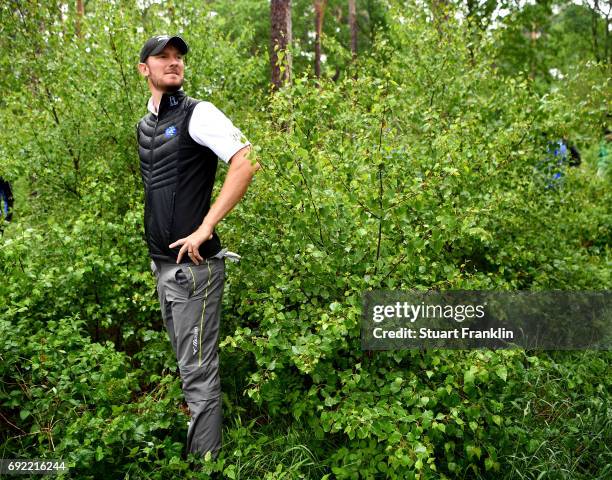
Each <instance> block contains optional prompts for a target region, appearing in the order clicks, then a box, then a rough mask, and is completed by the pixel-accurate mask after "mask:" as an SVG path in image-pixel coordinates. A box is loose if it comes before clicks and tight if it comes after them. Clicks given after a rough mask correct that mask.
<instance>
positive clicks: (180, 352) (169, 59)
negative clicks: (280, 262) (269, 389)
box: [137, 35, 260, 458]
mask: <svg viewBox="0 0 612 480" xmlns="http://www.w3.org/2000/svg"><path fill="white" fill-rule="evenodd" d="M188 51H189V47H188V46H187V43H185V41H184V40H183V39H182V38H181V37H177V36H169V35H157V36H154V37H152V38H150V39H149V40H147V41H146V42H145V44H144V46H143V47H142V50H141V52H140V63H139V64H138V70H139V72H140V73H141V74H142V75H143V76H144V77H145V78H146V79H147V83H148V86H149V90H150V91H151V98H150V99H149V102H148V106H147V108H148V113H147V114H146V115H145V116H144V117H143V118H142V119H141V120H140V121H139V123H138V125H137V138H138V154H139V156H140V171H141V174H142V181H143V184H144V193H145V208H144V228H145V236H146V240H147V244H148V248H149V255H150V256H151V259H152V261H151V269H152V270H153V272H154V274H155V276H156V279H157V293H158V295H159V303H160V307H161V313H162V318H163V321H164V325H165V327H166V330H167V331H168V335H169V337H170V342H171V344H172V348H173V350H174V353H175V354H176V359H177V362H178V366H179V370H180V375H181V380H182V388H183V394H184V395H185V400H186V401H187V405H188V406H189V411H190V415H191V420H190V422H189V428H188V431H187V444H186V451H187V452H188V453H199V454H202V455H204V454H205V453H206V452H209V451H210V452H211V454H212V456H213V458H216V457H217V455H218V452H219V449H220V448H221V425H222V411H221V384H220V380H219V357H218V353H217V345H218V336H219V322H220V316H221V299H222V295H223V284H224V280H225V257H228V256H230V257H231V256H236V255H235V254H231V252H227V249H222V248H221V242H220V240H219V237H218V236H217V234H216V232H215V226H216V225H217V224H218V223H219V222H220V221H221V220H222V219H223V218H224V217H225V216H226V215H227V214H228V213H229V212H230V210H232V208H233V207H234V206H235V205H236V204H237V203H238V201H239V200H240V199H241V198H242V197H243V195H244V194H245V192H246V190H247V188H248V186H249V183H250V182H251V179H252V178H253V175H254V173H255V172H256V171H257V170H258V169H259V168H260V166H259V164H258V163H256V162H253V163H252V162H251V161H250V160H249V159H248V158H247V154H248V152H249V149H250V143H249V142H248V141H246V140H245V139H244V137H243V136H242V134H241V132H240V130H238V129H237V128H236V127H234V125H233V124H232V122H231V121H230V120H229V119H228V118H227V117H226V116H225V115H224V114H223V113H222V112H221V111H220V110H219V109H217V108H216V107H215V106H214V105H213V104H212V103H210V102H206V101H199V100H195V99H193V98H190V97H188V96H187V95H186V94H185V92H184V91H183V90H182V88H181V87H182V85H183V75H184V70H185V65H184V63H183V59H184V57H185V55H186V54H187V52H188ZM218 158H220V159H221V160H222V161H223V162H226V163H228V164H229V168H228V171H227V175H226V179H225V182H224V183H223V186H222V188H221V191H220V192H219V195H218V197H217V199H216V200H215V202H214V203H213V204H212V206H211V195H212V190H213V184H214V181H215V173H216V171H217V161H218ZM236 257H237V256H236ZM238 258H239V257H238Z"/></svg>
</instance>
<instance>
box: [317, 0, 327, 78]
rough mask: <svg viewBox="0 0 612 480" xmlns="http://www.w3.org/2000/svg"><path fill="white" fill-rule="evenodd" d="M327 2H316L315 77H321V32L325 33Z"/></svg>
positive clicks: (323, 0) (318, 0)
mask: <svg viewBox="0 0 612 480" xmlns="http://www.w3.org/2000/svg"><path fill="white" fill-rule="evenodd" d="M326 6H327V0H314V9H315V59H314V70H315V76H316V77H317V78H319V77H320V76H321V32H322V31H323V16H324V15H325V7H326Z"/></svg>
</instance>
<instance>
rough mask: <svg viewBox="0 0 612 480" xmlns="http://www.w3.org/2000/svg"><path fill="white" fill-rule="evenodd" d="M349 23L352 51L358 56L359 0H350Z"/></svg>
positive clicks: (355, 56) (354, 56) (354, 55)
mask: <svg viewBox="0 0 612 480" xmlns="http://www.w3.org/2000/svg"><path fill="white" fill-rule="evenodd" d="M348 12H349V13H348V23H349V30H350V31H351V52H352V54H353V59H355V58H357V0H348Z"/></svg>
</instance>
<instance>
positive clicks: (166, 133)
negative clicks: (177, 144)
mask: <svg viewBox="0 0 612 480" xmlns="http://www.w3.org/2000/svg"><path fill="white" fill-rule="evenodd" d="M177 133H178V130H177V129H176V127H175V126H174V125H172V126H170V127H168V128H166V130H164V137H166V138H172V137H174V136H176V134H177Z"/></svg>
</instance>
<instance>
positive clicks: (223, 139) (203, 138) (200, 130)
mask: <svg viewBox="0 0 612 480" xmlns="http://www.w3.org/2000/svg"><path fill="white" fill-rule="evenodd" d="M189 135H191V138H193V140H194V141H195V142H197V143H199V144H200V145H203V146H205V147H208V148H210V149H211V150H212V151H213V152H215V154H216V155H217V157H219V158H220V159H221V160H223V161H224V162H225V163H228V162H229V160H230V159H231V158H232V156H233V155H234V154H235V153H236V152H237V151H238V150H240V149H241V148H243V147H245V146H247V145H250V144H251V143H250V142H249V141H248V140H247V139H246V138H244V136H243V135H242V132H241V131H240V130H238V129H237V128H236V127H235V126H234V124H233V123H232V122H231V120H230V119H229V118H227V117H226V116H225V115H224V113H223V112H222V111H221V110H219V109H218V108H217V107H215V106H214V105H213V104H212V103H210V102H200V103H198V104H197V105H196V106H195V108H194V109H193V113H192V114H191V119H190V120H189Z"/></svg>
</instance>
